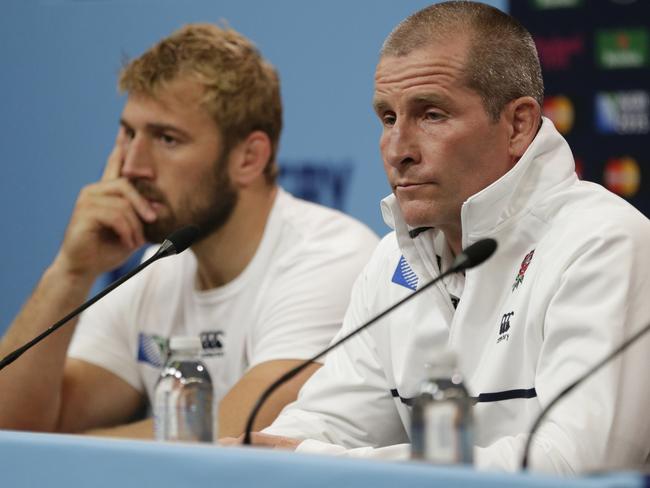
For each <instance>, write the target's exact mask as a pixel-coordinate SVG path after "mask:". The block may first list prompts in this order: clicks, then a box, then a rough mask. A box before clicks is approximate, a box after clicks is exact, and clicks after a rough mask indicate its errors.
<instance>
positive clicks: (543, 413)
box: [521, 324, 650, 471]
mask: <svg viewBox="0 0 650 488" xmlns="http://www.w3.org/2000/svg"><path fill="white" fill-rule="evenodd" d="M649 330H650V324H647V325H646V326H645V327H643V328H641V329H640V330H638V331H637V332H636V333H634V334H633V335H632V336H631V337H630V338H628V339H627V340H625V341H623V343H621V344H620V345H619V346H618V347H617V348H616V349H614V350H613V351H612V352H610V353H609V354H608V355H607V356H605V357H604V358H603V359H601V360H600V361H598V362H597V363H596V364H595V365H594V366H592V367H591V368H590V369H589V370H588V371H587V372H586V373H584V374H583V375H582V376H580V377H579V378H578V379H577V380H575V381H574V382H572V383H571V384H569V386H567V387H566V388H564V389H563V390H562V391H561V392H560V393H558V394H557V395H556V396H555V398H553V400H551V401H550V402H549V403H548V405H546V407H544V408H543V409H542V411H541V412H540V413H539V415H538V416H537V418H536V419H535V422H534V423H533V426H532V427H531V429H530V434H529V435H528V439H527V440H526V445H525V447H524V454H523V456H522V458H521V469H522V471H525V470H527V469H528V464H529V457H530V448H531V446H532V444H533V436H534V435H535V433H536V432H537V430H538V429H539V427H540V425H542V420H544V418H545V417H546V415H547V414H548V412H549V411H550V410H551V408H552V407H553V406H554V405H555V404H556V403H557V402H559V401H560V400H561V399H562V398H564V397H565V396H566V395H567V394H569V393H570V392H571V391H572V390H573V389H575V388H576V387H577V386H578V385H580V384H581V383H582V382H583V381H585V380H586V379H587V378H589V377H590V376H591V375H593V374H594V373H595V372H596V371H598V370H599V369H600V368H602V367H603V366H605V365H606V364H607V363H609V362H610V361H611V360H612V359H614V358H615V357H616V356H618V355H619V354H621V353H622V352H623V351H625V350H626V349H627V348H628V347H629V346H631V345H632V344H634V343H635V342H636V341H637V340H639V339H640V338H641V336H643V334H645V333H646V332H648V331H649Z"/></svg>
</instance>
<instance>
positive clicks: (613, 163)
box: [603, 156, 641, 198]
mask: <svg viewBox="0 0 650 488" xmlns="http://www.w3.org/2000/svg"><path fill="white" fill-rule="evenodd" d="M603 179H604V183H605V186H606V187H607V188H608V189H609V190H610V191H613V192H614V193H616V194H618V195H620V196H622V197H626V198H631V197H633V196H634V195H636V194H637V192H638V191H639V186H640V185H641V170H640V169H639V164H638V163H637V162H636V160H635V159H634V158H632V157H630V156H623V157H620V158H612V159H610V160H609V161H607V163H605V174H604V175H603Z"/></svg>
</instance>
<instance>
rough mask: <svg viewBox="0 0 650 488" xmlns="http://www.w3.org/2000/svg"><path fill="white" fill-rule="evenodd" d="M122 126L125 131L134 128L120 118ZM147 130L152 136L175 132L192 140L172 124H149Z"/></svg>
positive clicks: (146, 126)
mask: <svg viewBox="0 0 650 488" xmlns="http://www.w3.org/2000/svg"><path fill="white" fill-rule="evenodd" d="M120 125H121V126H122V127H124V128H125V129H132V128H133V127H132V126H131V124H129V123H128V122H127V121H126V120H124V119H123V118H120ZM145 130H146V131H147V132H150V133H152V134H160V133H161V132H174V133H176V134H178V135H180V136H181V137H185V138H187V139H190V138H191V137H190V134H188V133H187V132H185V131H184V130H182V129H179V128H178V127H176V126H174V125H170V124H154V123H148V124H146V125H145Z"/></svg>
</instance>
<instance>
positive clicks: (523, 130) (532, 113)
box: [505, 97, 541, 163]
mask: <svg viewBox="0 0 650 488" xmlns="http://www.w3.org/2000/svg"><path fill="white" fill-rule="evenodd" d="M505 112H506V113H505V115H506V118H507V122H508V125H509V126H510V129H511V133H510V140H509V141H508V154H509V155H510V159H511V160H512V162H513V163H515V162H517V161H518V160H519V158H521V156H523V154H524V152H526V149H528V146H530V144H531V142H533V139H535V136H536V135H537V130H538V129H539V126H540V123H541V108H540V106H539V104H538V103H537V100H535V99H534V98H533V97H521V98H517V99H516V100H513V101H512V102H510V103H509V104H508V106H507V107H506V110H505Z"/></svg>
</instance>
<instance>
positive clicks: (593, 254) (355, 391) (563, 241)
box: [265, 119, 650, 473]
mask: <svg viewBox="0 0 650 488" xmlns="http://www.w3.org/2000/svg"><path fill="white" fill-rule="evenodd" d="M382 210H383V213H384V218H385V220H386V222H387V223H388V224H389V225H391V226H392V227H393V228H394V229H395V232H393V233H391V234H389V235H387V236H386V237H385V238H384V239H383V240H382V242H381V243H380V245H379V246H378V248H377V250H376V252H375V254H374V256H373V257H372V259H371V260H370V262H369V263H368V265H367V267H366V269H365V270H364V272H363V273H362V274H361V276H360V277H359V278H358V280H357V282H356V284H355V287H354V290H353V294H352V301H351V304H350V306H349V308H348V311H347V314H346V318H345V320H344V324H343V328H342V330H341V332H340V334H344V333H347V332H349V331H350V330H352V329H354V328H356V327H357V326H358V325H360V324H362V323H363V322H365V321H367V320H368V319H369V318H370V317H372V316H374V315H376V314H377V313H378V312H380V311H382V310H384V309H385V308H387V307H388V306H389V305H391V304H393V303H395V302H396V301H398V300H399V299H401V298H403V297H405V296H406V295H408V294H409V293H412V289H416V288H417V286H419V285H422V284H424V283H426V282H429V281H430V280H431V279H433V278H434V277H435V276H437V275H438V274H439V272H440V271H439V264H438V263H439V262H441V263H442V268H443V269H445V268H446V267H447V266H449V263H450V262H451V253H450V251H449V250H448V247H447V246H446V244H445V241H444V236H443V235H442V233H440V232H438V231H436V230H435V229H431V230H427V231H424V232H421V233H419V234H418V235H417V236H416V237H412V236H410V235H409V230H410V229H409V228H407V226H406V224H405V223H404V221H403V220H402V217H401V214H400V211H399V207H398V206H397V202H396V200H395V198H394V197H393V196H392V195H391V196H389V197H387V198H386V199H385V200H384V201H383V202H382ZM461 219H462V229H463V235H462V245H463V247H466V246H468V245H470V244H472V243H473V242H475V241H477V240H479V239H481V238H484V237H492V238H494V239H496V240H497V241H498V244H499V247H498V249H497V251H496V253H495V254H494V256H493V257H492V258H491V259H489V260H488V261H487V262H486V263H484V264H483V265H482V266H479V267H477V268H475V269H472V270H469V271H467V273H466V276H465V277H464V278H463V277H462V276H460V277H455V278H451V279H449V280H447V281H446V282H445V283H444V284H443V283H441V284H439V285H438V286H437V287H436V286H434V287H432V288H430V289H429V290H426V291H425V292H424V293H423V294H422V296H420V297H416V298H415V299H414V300H413V301H410V302H409V303H408V304H406V305H404V306H403V307H401V308H399V309H397V310H396V311H395V312H393V313H392V314H391V315H389V316H387V317H386V318H384V319H382V320H381V321H380V322H378V323H377V324H375V325H374V326H372V327H371V328H369V329H367V330H365V331H363V332H362V333H360V334H359V335H357V336H356V337H355V338H354V339H352V340H350V341H349V342H347V343H346V344H345V345H343V346H342V347H341V348H339V349H338V350H335V351H333V352H332V353H330V355H329V356H328V357H327V360H326V362H325V366H324V367H323V368H321V369H320V370H319V371H318V372H317V373H316V374H315V375H314V376H313V377H312V379H310V380H309V381H308V383H307V384H306V385H305V386H304V388H303V389H302V391H301V392H300V395H299V398H298V400H297V401H296V402H295V403H293V404H292V405H289V406H288V407H287V408H286V409H285V410H284V411H283V413H282V414H281V416H280V417H279V418H278V419H277V420H276V421H275V422H274V423H273V425H272V426H271V427H269V428H268V429H266V430H265V432H267V433H270V434H276V435H284V436H289V437H295V438H299V439H311V440H307V441H305V442H303V443H302V444H301V445H300V446H299V450H300V451H305V452H337V453H345V454H351V455H355V454H356V455H362V456H367V455H382V456H384V457H386V456H387V457H404V456H405V455H406V454H407V452H408V446H407V445H405V446H401V447H400V446H395V445H396V444H406V443H408V441H409V437H408V434H409V419H410V407H409V406H408V403H410V402H409V399H411V398H412V397H414V396H415V395H416V392H417V388H418V385H419V383H420V381H421V380H422V379H423V373H424V364H425V363H426V362H430V361H431V360H432V359H435V358H434V353H435V351H436V350H437V349H440V348H441V347H449V348H451V349H453V350H455V351H456V352H457V353H458V354H459V360H460V366H461V370H462V372H463V374H464V377H465V380H466V384H467V386H468V389H469V390H470V393H471V394H472V395H474V396H477V397H478V403H477V404H476V406H475V408H474V414H475V421H476V426H477V429H476V430H477V432H476V446H477V448H476V450H475V462H476V465H477V466H478V467H479V468H498V469H508V470H515V469H517V467H518V465H519V462H520V459H521V455H522V452H523V446H524V443H525V441H526V439H527V432H528V430H529V428H530V427H531V424H532V422H533V421H534V419H535V418H536V416H537V415H538V414H539V412H540V411H541V408H542V407H543V406H545V405H546V404H547V403H548V402H549V401H550V400H551V399H553V397H555V395H556V394H557V393H558V392H559V391H560V390H561V389H562V388H563V387H564V386H566V385H567V384H568V383H569V382H570V381H572V380H574V379H575V378H577V377H578V376H579V375H580V374H582V373H583V372H585V371H586V370H587V369H589V367H590V366H592V365H593V364H595V363H596V362H597V361H598V360H600V359H601V358H602V357H604V356H605V355H606V354H607V353H608V352H609V351H611V350H612V349H614V348H615V347H616V346H617V345H618V344H619V343H621V342H622V341H623V340H624V339H625V338H626V337H629V336H630V335H631V334H632V333H634V331H636V330H638V329H639V328H640V327H642V326H644V325H645V324H646V323H648V322H650V303H648V301H649V300H650V280H649V279H648V275H649V273H650V221H648V219H647V218H646V217H645V216H643V215H642V214H640V213H639V212H638V211H636V210H635V209H634V208H633V207H631V206H630V205H629V204H628V203H626V202H625V201H624V200H622V199H620V198H618V197H617V196H615V195H613V194H611V193H609V192H608V191H606V190H605V189H603V188H602V187H600V186H598V185H596V184H593V183H588V182H583V181H579V180H578V178H577V177H576V174H575V171H574V163H573V158H572V155H571V151H570V149H569V147H568V145H567V143H566V141H565V140H564V139H563V138H562V136H561V135H560V134H559V133H558V132H557V131H556V130H555V128H554V127H553V124H552V123H551V122H550V121H549V120H548V119H544V121H543V124H542V127H541V129H540V131H539V133H538V135H537V137H536V138H535V140H534V141H533V143H532V144H531V145H530V147H529V148H528V150H527V151H526V153H525V154H524V156H523V157H522V158H521V160H520V161H519V162H518V163H517V164H516V165H515V167H514V168H513V169H512V170H511V171H509V172H508V173H507V174H506V175H504V176H503V177H502V178H500V179H499V180H497V181H496V182H494V183H493V184H492V185H490V186H489V187H487V188H485V189H484V190H482V191H481V192H479V193H477V194H476V195H473V196H472V197H471V198H469V199H468V200H467V201H466V202H465V203H464V204H463V207H462V212H461ZM412 234H413V233H412ZM533 251H534V252H533ZM436 255H437V256H439V257H440V258H439V259H437V258H436ZM450 295H454V296H456V297H460V303H459V304H458V307H457V309H454V306H453V304H452V301H451V299H450ZM648 335H649V336H650V334H648ZM649 365H650V337H647V336H646V337H644V338H642V339H641V340H640V341H639V342H638V343H637V344H635V345H633V346H631V347H630V348H629V349H628V350H627V351H626V352H625V353H624V355H623V356H622V358H619V359H617V360H616V361H614V362H612V363H611V364H610V365H609V366H607V367H606V368H604V369H602V370H601V371H600V372H599V373H597V374H596V375H595V376H594V377H592V378H591V379H590V380H588V381H587V382H586V383H584V384H583V385H582V386H581V387H580V388H579V389H577V390H575V391H574V392H573V393H571V394H570V395H569V396H568V397H566V398H565V399H564V400H563V401H562V402H561V403H559V404H557V405H556V407H555V408H554V409H553V410H552V411H551V413H550V414H549V416H548V417H547V420H546V421H545V422H544V424H543V425H542V426H541V428H540V430H539V431H538V433H537V435H536V436H535V440H534V444H533V450H532V454H531V464H532V469H537V470H544V471H550V472H558V473H559V472H576V471H585V470H590V469H602V468H612V467H615V468H622V467H630V466H632V465H636V464H640V463H643V462H645V461H646V459H647V458H648V455H649V453H650V414H649V412H650V381H649V380H648V377H647V376H646V375H647V373H648V366H649ZM385 446H392V447H389V448H387V449H386V448H385ZM382 447H384V449H379V448H382Z"/></svg>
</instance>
